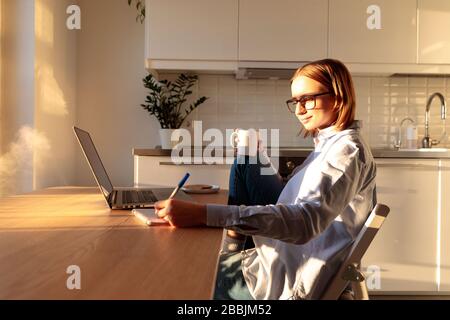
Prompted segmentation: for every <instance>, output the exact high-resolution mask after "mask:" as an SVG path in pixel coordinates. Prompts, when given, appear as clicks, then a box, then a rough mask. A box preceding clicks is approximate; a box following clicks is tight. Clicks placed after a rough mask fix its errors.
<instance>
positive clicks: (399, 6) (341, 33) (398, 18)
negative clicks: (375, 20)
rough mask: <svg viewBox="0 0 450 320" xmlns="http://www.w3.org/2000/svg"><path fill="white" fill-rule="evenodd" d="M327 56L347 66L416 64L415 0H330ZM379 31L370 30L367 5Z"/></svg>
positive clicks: (369, 14)
mask: <svg viewBox="0 0 450 320" xmlns="http://www.w3.org/2000/svg"><path fill="white" fill-rule="evenodd" d="M426 1H428V0H426ZM329 5H330V11H329V12H330V20H329V23H330V25H329V54H330V57H332V58H336V59H340V60H342V61H344V62H347V63H416V56H417V21H416V9H417V7H416V6H417V2H416V0H395V1H392V0H377V1H373V0H358V1H355V0H330V2H329ZM371 5H377V6H378V7H379V8H380V19H381V29H373V30H369V28H368V27H367V20H368V18H370V17H371V16H372V12H373V11H370V13H367V11H368V8H369V6H371Z"/></svg>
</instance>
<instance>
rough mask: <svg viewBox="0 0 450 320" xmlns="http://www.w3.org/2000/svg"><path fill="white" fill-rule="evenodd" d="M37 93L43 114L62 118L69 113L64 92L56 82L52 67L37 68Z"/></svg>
mask: <svg viewBox="0 0 450 320" xmlns="http://www.w3.org/2000/svg"><path fill="white" fill-rule="evenodd" d="M37 64H39V63H37ZM36 92H37V96H36V99H38V106H39V107H40V108H41V110H42V111H43V112H45V113H47V114H51V115H60V116H63V115H67V114H68V113H69V111H68V110H67V102H66V99H65V98H64V92H63V91H62V89H61V87H60V86H59V84H58V82H57V81H56V79H55V76H54V72H53V68H52V67H51V66H49V65H42V66H36Z"/></svg>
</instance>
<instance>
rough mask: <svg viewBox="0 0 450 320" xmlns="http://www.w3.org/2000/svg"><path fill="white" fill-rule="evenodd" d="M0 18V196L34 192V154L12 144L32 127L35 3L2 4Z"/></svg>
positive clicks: (26, 0)
mask: <svg viewBox="0 0 450 320" xmlns="http://www.w3.org/2000/svg"><path fill="white" fill-rule="evenodd" d="M1 16H2V18H1V24H2V48H1V49H2V54H1V56H2V70H1V71H2V73H1V78H2V87H1V92H2V95H1V99H2V100H1V105H2V113H1V123H0V130H1V132H2V134H1V143H0V144H1V146H2V148H1V150H2V154H1V156H0V196H1V195H3V194H9V193H22V192H27V191H31V190H32V188H33V165H32V162H33V153H32V152H31V150H30V149H27V150H25V152H22V151H24V148H14V143H15V144H17V142H18V141H21V142H24V139H21V137H19V136H18V135H19V132H21V129H24V128H32V127H33V125H34V124H33V121H34V109H33V106H34V1H29V0H17V1H3V2H2V10H1ZM18 149H21V150H18ZM25 149H26V148H25ZM19 160H20V162H19Z"/></svg>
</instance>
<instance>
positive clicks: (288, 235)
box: [207, 145, 365, 244]
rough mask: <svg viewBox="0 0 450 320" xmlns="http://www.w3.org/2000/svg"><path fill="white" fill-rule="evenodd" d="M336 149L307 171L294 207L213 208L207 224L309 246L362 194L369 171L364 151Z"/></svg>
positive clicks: (342, 147)
mask: <svg viewBox="0 0 450 320" xmlns="http://www.w3.org/2000/svg"><path fill="white" fill-rule="evenodd" d="M332 149H333V148H332ZM334 149H335V150H329V152H328V153H327V156H326V158H325V160H323V161H322V163H320V164H318V165H314V166H311V167H308V168H306V172H305V176H304V179H303V183H301V186H299V196H298V197H297V199H296V201H295V203H294V204H276V205H267V206H226V205H213V204H211V205H207V224H208V225H209V226H216V227H224V228H226V229H231V230H235V231H237V232H239V233H242V234H246V235H259V236H264V237H268V238H273V239H278V240H281V241H285V242H289V243H295V244H304V243H307V242H308V241H309V240H311V239H312V238H314V237H316V236H317V235H319V234H320V233H322V232H323V231H324V230H325V229H326V228H327V227H328V225H329V224H330V223H331V222H332V221H333V220H334V219H335V218H336V217H337V216H338V215H339V214H340V213H341V212H342V211H343V210H344V209H345V207H346V206H347V205H349V203H350V202H351V201H352V199H353V198H354V197H355V196H356V194H357V193H358V191H359V190H360V185H361V182H360V181H362V179H363V178H362V176H363V174H364V167H365V165H364V163H363V161H362V160H361V159H360V157H359V151H360V150H359V149H358V147H356V146H355V145H353V146H352V145H345V146H342V145H341V146H340V148H334Z"/></svg>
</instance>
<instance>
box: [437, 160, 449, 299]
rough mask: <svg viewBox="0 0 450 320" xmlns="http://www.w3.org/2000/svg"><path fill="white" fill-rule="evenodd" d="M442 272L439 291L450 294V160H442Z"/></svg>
mask: <svg viewBox="0 0 450 320" xmlns="http://www.w3.org/2000/svg"><path fill="white" fill-rule="evenodd" d="M441 179H442V209H441V220H442V223H441V234H440V238H441V250H440V251H441V258H440V264H441V268H440V269H441V273H440V285H439V291H442V292H447V293H448V294H450V160H442V163H441Z"/></svg>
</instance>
